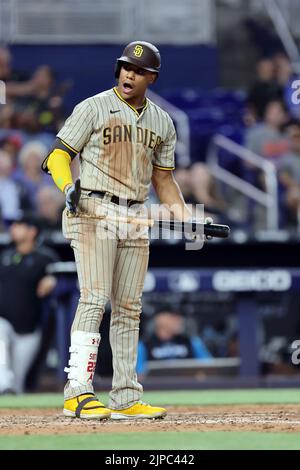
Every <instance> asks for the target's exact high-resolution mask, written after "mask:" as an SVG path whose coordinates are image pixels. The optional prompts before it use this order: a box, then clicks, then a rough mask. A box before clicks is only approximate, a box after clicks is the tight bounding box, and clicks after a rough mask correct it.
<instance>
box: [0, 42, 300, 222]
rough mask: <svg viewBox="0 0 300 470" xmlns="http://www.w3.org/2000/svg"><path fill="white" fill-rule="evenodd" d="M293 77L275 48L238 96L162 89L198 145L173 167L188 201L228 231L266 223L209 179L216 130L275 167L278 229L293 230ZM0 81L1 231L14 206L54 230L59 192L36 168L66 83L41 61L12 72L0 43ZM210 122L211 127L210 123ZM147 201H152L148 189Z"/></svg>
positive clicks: (232, 166) (233, 163) (298, 185)
mask: <svg viewBox="0 0 300 470" xmlns="http://www.w3.org/2000/svg"><path fill="white" fill-rule="evenodd" d="M296 79H297V75H296V74H295V72H294V71H293V68H292V65H291V62H290V61H289V59H288V58H287V56H286V55H285V54H284V53H282V52H278V53H275V54H274V55H273V56H272V57H263V58H261V59H259V60H258V62H257V65H256V79H255V80H254V82H253V84H252V85H251V86H250V88H249V90H248V91H247V92H246V94H244V95H243V98H241V95H240V94H239V95H237V92H236V91H235V92H228V91H224V92H222V91H220V90H216V91H215V92H206V93H202V94H201V96H200V95H199V94H198V93H197V92H196V91H195V90H194V91H191V90H190V91H189V92H186V91H184V90H181V92H180V93H177V95H176V97H175V96H174V93H173V95H172V93H170V94H169V95H168V93H167V94H166V97H168V98H169V99H170V101H171V102H172V101H174V102H175V103H176V104H177V106H179V107H180V106H181V107H182V108H183V109H184V110H185V111H186V112H187V114H188V115H189V118H190V125H191V135H192V140H193V139H194V140H195V141H196V142H197V144H196V146H195V145H194V147H193V144H192V145H191V148H192V151H193V148H194V152H192V153H193V155H192V158H191V163H190V164H189V165H181V164H180V161H178V162H177V169H176V171H175V177H176V179H177V181H178V183H179V185H180V187H181V189H182V192H183V194H184V197H185V199H186V201H187V202H188V203H190V204H197V203H200V204H204V206H205V209H206V212H207V214H208V215H212V216H213V217H214V220H215V221H217V222H221V223H229V224H230V225H231V226H232V228H235V227H237V228H240V227H245V228H246V229H247V230H248V229H250V230H251V227H249V224H250V223H253V224H254V227H255V228H257V227H258V228H265V227H264V221H263V220H264V219H265V215H264V216H263V217H262V218H261V220H262V223H261V226H260V225H259V223H258V225H257V223H256V222H257V221H256V222H255V221H254V222H253V219H252V218H251V217H249V214H248V211H249V207H252V209H253V204H252V205H251V204H248V205H246V208H247V210H246V211H245V209H244V207H245V206H244V207H243V206H242V205H239V204H237V205H236V201H239V200H240V199H239V197H235V194H234V197H232V194H231V193H230V192H228V188H226V187H225V185H224V183H220V182H219V181H218V180H216V179H215V177H213V176H212V173H211V171H210V168H209V166H208V165H207V162H206V156H207V154H208V152H209V141H210V139H211V137H212V135H213V133H221V134H224V135H227V137H229V138H231V139H232V140H234V141H236V142H237V143H239V144H242V145H243V146H245V147H246V148H247V149H249V150H251V151H252V152H254V153H255V154H256V155H259V156H260V157H261V158H263V159H266V160H268V161H269V162H271V163H272V164H273V165H274V168H275V169H276V174H277V176H278V178H277V182H278V207H279V210H280V228H283V229H288V230H289V229H290V230H296V229H297V227H298V225H299V213H300V211H299V207H300V122H299V118H300V105H299V104H297V103H296V102H293V101H295V100H293V94H295V89H294V88H293V82H294V81H295V80H296ZM0 80H1V81H3V82H4V83H5V85H6V104H2V105H0V182H1V184H0V211H1V212H0V214H1V217H0V231H7V230H8V225H7V221H10V220H14V219H15V218H16V216H17V214H18V213H19V212H20V210H21V211H22V210H33V211H35V212H36V214H37V215H39V216H40V217H41V218H42V220H43V224H42V225H43V229H45V230H48V231H52V230H57V229H58V230H59V229H60V227H61V221H60V219H61V212H62V210H63V207H64V197H63V195H62V194H61V193H60V192H59V191H58V189H57V188H56V187H55V186H54V184H53V182H52V180H51V178H49V177H48V176H47V175H45V174H43V173H42V172H41V171H40V165H41V162H42V160H43V159H44V157H45V155H46V154H47V152H48V151H49V149H50V147H51V145H52V143H53V138H54V135H55V134H56V133H57V131H58V130H59V129H60V127H61V126H62V124H63V122H64V119H65V118H66V114H67V112H66V110H65V106H64V98H65V95H66V93H67V92H68V90H69V88H70V82H69V81H66V82H62V83H58V82H57V80H56V78H55V71H54V70H52V68H51V67H50V66H49V65H42V64H41V65H40V66H39V67H37V69H36V70H34V71H33V73H32V74H31V75H30V74H26V73H24V72H22V71H18V69H17V64H14V61H13V58H12V57H11V53H10V51H9V49H8V48H6V47H0ZM210 93H212V95H211V96H213V98H211V96H210ZM222 93H223V94H222ZM208 108H209V109H210V111H209V114H208V113H207V109H208ZM68 111H69V110H68ZM213 121H214V122H215V124H214V125H212V126H210V125H209V123H210V122H213ZM203 126H204V127H203ZM203 129H204V130H203ZM205 133H206V134H205ZM195 149H196V152H195ZM195 154H196V158H195ZM220 162H221V165H222V166H224V168H225V169H227V170H229V171H230V172H231V173H233V174H234V175H235V176H238V177H239V178H241V180H242V181H243V180H245V181H246V182H247V183H250V184H251V185H253V186H254V187H256V188H258V189H261V190H262V191H264V190H265V189H266V181H265V175H263V174H262V173H261V171H260V170H258V169H257V168H255V166H252V165H251V164H245V163H243V162H241V161H240V160H238V159H237V158H236V157H235V156H234V155H230V154H229V153H228V152H223V154H222V155H221V159H220ZM74 171H78V170H74ZM230 194H231V197H230ZM152 201H153V202H157V200H156V199H155V195H154V194H152V195H151V197H150V202H152ZM254 206H255V204H254ZM255 223H256V225H255ZM252 228H253V227H252Z"/></svg>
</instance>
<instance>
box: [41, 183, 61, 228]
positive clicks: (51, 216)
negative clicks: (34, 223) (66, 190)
mask: <svg viewBox="0 0 300 470" xmlns="http://www.w3.org/2000/svg"><path fill="white" fill-rule="evenodd" d="M36 205H37V214H38V216H39V217H40V218H41V224H42V230H43V231H44V230H47V231H52V230H61V217H62V211H63V209H64V207H65V198H64V197H63V195H62V193H61V192H60V191H59V190H58V189H57V188H56V187H54V186H44V187H41V188H40V189H39V190H38V192H37V195H36Z"/></svg>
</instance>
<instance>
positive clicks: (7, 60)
mask: <svg viewBox="0 0 300 470" xmlns="http://www.w3.org/2000/svg"><path fill="white" fill-rule="evenodd" d="M10 78H11V55H10V52H9V50H8V49H7V48H6V47H0V80H3V81H4V82H7V81H8V80H10Z"/></svg>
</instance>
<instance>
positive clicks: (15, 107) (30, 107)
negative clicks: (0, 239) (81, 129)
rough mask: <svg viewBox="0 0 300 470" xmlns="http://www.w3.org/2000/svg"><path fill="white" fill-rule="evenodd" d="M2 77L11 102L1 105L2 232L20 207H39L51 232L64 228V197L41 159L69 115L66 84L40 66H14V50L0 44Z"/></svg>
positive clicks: (19, 210) (35, 209)
mask: <svg viewBox="0 0 300 470" xmlns="http://www.w3.org/2000/svg"><path fill="white" fill-rule="evenodd" d="M0 80H2V81H3V82H4V83H5V91H6V103H5V104H2V105H0V182H1V183H0V210H1V212H0V213H1V217H0V231H1V230H2V231H5V230H7V229H8V226H7V222H8V221H11V220H15V219H17V218H18V217H19V214H20V212H21V211H28V210H30V211H34V212H35V213H36V214H37V215H39V216H40V217H41V219H42V221H43V223H42V227H43V229H46V230H55V229H58V230H59V229H60V228H61V220H60V219H61V212H62V209H63V207H64V197H63V195H62V194H61V193H60V192H59V191H58V190H57V189H56V188H55V187H54V185H53V183H52V182H51V179H50V178H49V177H47V175H45V174H44V173H43V172H42V171H41V163H42V161H43V159H44V158H45V155H47V153H48V151H49V148H50V147H51V145H52V143H53V136H54V135H55V134H56V133H57V132H58V130H59V128H60V127H61V125H62V123H63V122H64V119H65V112H64V106H63V99H64V94H65V92H66V91H67V86H66V84H65V83H62V84H57V83H56V80H55V74H54V71H53V70H52V69H51V67H49V66H48V65H40V66H39V67H38V68H37V69H36V70H35V71H34V72H33V74H32V75H31V76H27V75H26V73H23V72H19V71H17V70H15V69H14V68H13V60H12V57H11V54H10V51H9V49H8V48H6V47H1V48H0Z"/></svg>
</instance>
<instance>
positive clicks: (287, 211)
mask: <svg viewBox="0 0 300 470" xmlns="http://www.w3.org/2000/svg"><path fill="white" fill-rule="evenodd" d="M287 134H288V137H289V139H290V152H289V153H287V154H286V155H284V156H283V157H282V159H281V160H280V164H279V167H278V180H279V182H280V184H281V186H282V188H283V192H282V195H281V207H282V209H283V212H284V215H285V224H286V225H287V226H289V227H291V228H292V227H297V225H298V224H299V222H300V220H299V216H300V214H299V207H300V122H299V121H292V122H291V123H290V124H289V125H288V126H287Z"/></svg>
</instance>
